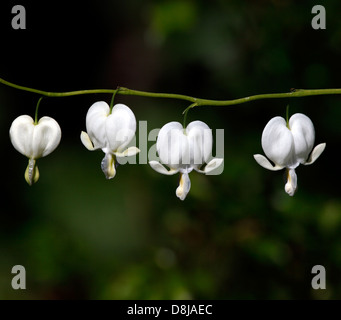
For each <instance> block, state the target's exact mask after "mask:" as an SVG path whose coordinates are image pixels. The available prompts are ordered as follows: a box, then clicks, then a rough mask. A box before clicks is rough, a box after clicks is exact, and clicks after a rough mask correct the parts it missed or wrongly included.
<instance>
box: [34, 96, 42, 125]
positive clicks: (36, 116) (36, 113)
mask: <svg viewBox="0 0 341 320" xmlns="http://www.w3.org/2000/svg"><path fill="white" fill-rule="evenodd" d="M42 99H43V97H40V99H39V100H38V103H37V106H36V112H35V115H34V124H35V125H36V124H38V109H39V105H40V101H41V100H42Z"/></svg>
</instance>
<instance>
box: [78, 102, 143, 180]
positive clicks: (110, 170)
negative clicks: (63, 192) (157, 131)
mask: <svg viewBox="0 0 341 320" xmlns="http://www.w3.org/2000/svg"><path fill="white" fill-rule="evenodd" d="M86 130H87V133H86V132H84V131H82V133H81V141H82V143H83V144H84V146H85V147H86V148H87V149H88V150H90V151H93V150H97V149H102V151H103V152H104V153H105V156H104V158H103V160H102V163H101V168H102V171H103V173H104V174H105V177H106V178H107V179H111V178H113V177H114V176H115V175H116V165H117V163H116V157H128V156H133V155H135V154H137V153H139V152H140V150H139V149H138V148H136V147H129V148H127V146H128V144H129V143H130V142H131V140H132V139H133V138H134V136H135V131H136V119H135V115H134V113H133V112H132V111H131V110H130V108H128V107H127V106H126V105H124V104H121V103H120V104H116V105H115V106H114V107H113V108H112V110H111V112H110V107H109V105H108V104H107V103H106V102H104V101H99V102H96V103H94V104H93V105H92V106H91V107H90V109H89V110H88V113H87V115H86Z"/></svg>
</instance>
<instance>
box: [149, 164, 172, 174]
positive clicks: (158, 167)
mask: <svg viewBox="0 0 341 320" xmlns="http://www.w3.org/2000/svg"><path fill="white" fill-rule="evenodd" d="M149 165H150V166H151V167H152V168H153V169H154V170H155V171H156V172H158V173H161V174H165V175H167V176H170V175H173V174H175V173H177V172H179V170H175V169H170V170H167V169H166V168H165V167H164V166H163V165H162V164H161V163H160V162H157V161H149Z"/></svg>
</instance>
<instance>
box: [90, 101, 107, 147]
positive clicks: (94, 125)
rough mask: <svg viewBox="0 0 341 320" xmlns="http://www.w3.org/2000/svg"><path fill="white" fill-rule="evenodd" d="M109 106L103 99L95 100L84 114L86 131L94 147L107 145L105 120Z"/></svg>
mask: <svg viewBox="0 0 341 320" xmlns="http://www.w3.org/2000/svg"><path fill="white" fill-rule="evenodd" d="M109 112H110V108H109V105H108V104H107V103H106V102H105V101H99V102H95V103H94V104H93V105H92V106H91V107H90V108H89V110H88V113H87V115H86V131H87V133H88V135H89V138H90V140H91V141H92V143H93V146H94V148H95V149H98V148H101V149H102V148H105V147H107V144H108V142H107V136H106V131H105V122H106V120H107V118H108V116H109Z"/></svg>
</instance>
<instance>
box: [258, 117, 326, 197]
mask: <svg viewBox="0 0 341 320" xmlns="http://www.w3.org/2000/svg"><path fill="white" fill-rule="evenodd" d="M314 141H315V130H314V125H313V123H312V122H311V120H310V119H309V118H308V117H307V116H306V115H304V114H302V113H296V114H294V115H293V116H292V117H291V118H290V119H289V122H288V124H287V123H286V121H285V120H284V118H282V117H274V118H272V119H271V120H270V121H269V122H268V123H267V125H266V126H265V128H264V130H263V134H262V148H263V150H264V153H265V155H266V156H267V157H268V158H269V159H270V160H271V161H273V162H274V164H275V165H274V166H273V165H272V164H271V163H270V161H269V160H268V159H267V158H265V157H264V156H262V155H260V154H255V155H254V158H255V160H256V161H257V162H258V163H259V164H260V165H261V166H262V167H264V168H266V169H268V170H273V171H276V170H281V169H283V168H286V169H287V179H288V180H287V183H286V185H285V191H286V193H288V194H289V195H290V196H293V195H294V194H295V191H296V188H297V176H296V172H295V169H296V168H297V167H298V166H299V165H300V164H304V165H309V164H312V163H314V162H315V161H316V159H317V158H318V157H319V156H320V155H321V153H322V152H323V150H324V149H325V147H326V144H325V143H321V144H319V145H317V146H316V147H315V148H314V150H313V146H314Z"/></svg>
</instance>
